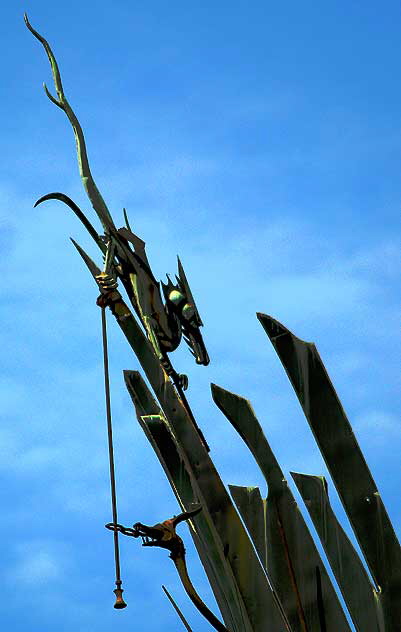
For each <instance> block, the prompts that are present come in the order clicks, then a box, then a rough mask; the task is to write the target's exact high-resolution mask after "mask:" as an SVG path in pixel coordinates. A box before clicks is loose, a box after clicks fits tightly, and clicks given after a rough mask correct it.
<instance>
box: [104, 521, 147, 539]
mask: <svg viewBox="0 0 401 632" xmlns="http://www.w3.org/2000/svg"><path fill="white" fill-rule="evenodd" d="M104 526H105V527H106V529H110V531H119V532H120V533H122V534H123V535H130V536H132V537H133V538H138V537H139V535H140V534H139V531H138V530H137V529H131V528H130V527H124V525H122V524H115V523H114V522H108V523H107V524H105V525H104Z"/></svg>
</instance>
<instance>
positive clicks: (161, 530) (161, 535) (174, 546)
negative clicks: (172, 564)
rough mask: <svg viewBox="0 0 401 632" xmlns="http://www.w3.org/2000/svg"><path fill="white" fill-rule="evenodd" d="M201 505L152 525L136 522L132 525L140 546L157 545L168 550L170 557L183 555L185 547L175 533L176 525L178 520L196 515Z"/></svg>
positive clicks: (181, 520) (174, 557) (175, 557)
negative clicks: (140, 540) (139, 540)
mask: <svg viewBox="0 0 401 632" xmlns="http://www.w3.org/2000/svg"><path fill="white" fill-rule="evenodd" d="M201 509H202V507H201V506H200V505H199V506H198V507H196V508H195V509H193V510H192V511H185V512H183V513H181V514H179V515H178V516H174V517H173V518H170V519H169V520H165V521H164V522H158V523H157V524H155V525H153V526H148V525H145V524H142V522H136V523H135V524H134V526H133V531H134V533H135V537H141V538H142V546H158V547H160V548H162V549H167V550H168V551H170V557H171V559H173V560H175V559H177V558H179V557H181V558H182V557H184V554H185V547H184V543H183V541H182V539H181V538H180V536H179V535H177V533H176V527H177V525H178V524H179V523H180V522H183V521H184V520H189V519H190V518H193V517H194V516H196V515H197V514H198V513H199V512H200V511H201Z"/></svg>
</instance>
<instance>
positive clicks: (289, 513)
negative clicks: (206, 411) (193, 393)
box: [212, 384, 350, 632]
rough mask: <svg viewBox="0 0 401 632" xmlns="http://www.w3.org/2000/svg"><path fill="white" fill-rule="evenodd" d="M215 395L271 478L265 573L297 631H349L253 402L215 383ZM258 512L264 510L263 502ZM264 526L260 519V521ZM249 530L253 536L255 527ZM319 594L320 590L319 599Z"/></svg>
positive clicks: (266, 514) (269, 482)
mask: <svg viewBox="0 0 401 632" xmlns="http://www.w3.org/2000/svg"><path fill="white" fill-rule="evenodd" d="M212 395H213V399H214V401H215V403H216V404H217V406H218V407H219V408H220V410H221V411H222V412H223V413H224V415H225V416H226V417H227V419H228V420H229V421H230V423H231V424H232V425H233V427H234V428H235V429H236V431H237V432H238V433H239V435H240V436H241V437H242V439H243V440H244V442H245V444H246V445H247V446H248V448H249V450H250V451H251V452H252V454H253V456H254V457H255V460H256V462H257V463H258V465H259V467H260V469H261V471H262V473H263V475H264V477H265V479H266V482H267V485H268V497H267V502H266V504H265V530H266V544H265V548H266V559H267V567H266V570H267V572H268V575H269V578H270V580H271V582H272V584H273V586H274V588H275V589H276V591H277V594H278V596H279V598H280V601H281V603H282V606H283V608H284V611H285V613H286V616H287V618H288V620H289V621H290V624H291V627H292V629H293V630H294V631H297V632H298V631H299V632H306V631H307V630H320V629H321V628H322V627H324V626H326V628H325V629H326V630H327V632H340V631H344V632H346V631H347V632H349V630H350V627H349V625H348V622H347V620H346V617H345V615H344V612H343V610H342V608H341V605H340V602H339V600H338V597H337V594H336V592H335V590H334V587H333V585H332V583H331V581H330V578H329V577H328V574H327V571H326V569H325V567H324V565H323V562H322V561H321V559H320V556H319V553H318V551H317V549H316V546H315V543H314V542H313V539H312V536H311V535H310V533H309V530H308V528H307V526H306V524H305V521H304V518H303V516H302V514H301V512H300V511H299V508H298V506H297V504H296V502H295V500H294V497H293V495H292V493H291V490H290V489H289V488H288V485H287V481H286V480H285V477H284V474H283V472H282V470H281V468H280V466H279V464H278V462H277V460H276V458H275V456H274V454H273V452H272V450H271V448H270V446H269V444H268V442H267V439H266V437H265V435H264V434H263V430H262V428H261V426H260V423H259V421H258V420H257V418H256V416H255V413H254V412H253V410H252V407H251V405H250V403H249V402H248V401H247V400H246V399H244V398H243V397H240V396H239V395H236V394H234V393H230V392H229V391H226V390H224V389H222V388H221V387H219V386H216V385H215V384H212ZM242 501H243V503H245V505H246V504H247V503H248V502H249V501H247V500H246V497H245V495H244V494H243V495H242ZM256 508H257V505H256ZM239 509H240V510H241V506H240V507H239ZM257 511H259V512H261V511H263V507H262V505H261V504H260V503H259V509H257ZM241 513H242V512H241ZM243 517H244V521H245V523H246V520H247V517H251V518H252V520H253V518H254V516H249V513H248V516H247V514H246V512H245V513H244V516H243ZM260 521H261V517H260V516H259V517H258V518H257V522H258V523H260ZM247 526H248V528H249V530H250V532H251V533H252V525H251V524H250V523H249V525H248V524H247ZM259 529H260V527H259V528H258V532H259ZM258 537H259V536H258ZM255 545H257V544H256V542H255ZM261 557H262V556H261ZM318 591H321V595H320V598H319V599H317V592H318Z"/></svg>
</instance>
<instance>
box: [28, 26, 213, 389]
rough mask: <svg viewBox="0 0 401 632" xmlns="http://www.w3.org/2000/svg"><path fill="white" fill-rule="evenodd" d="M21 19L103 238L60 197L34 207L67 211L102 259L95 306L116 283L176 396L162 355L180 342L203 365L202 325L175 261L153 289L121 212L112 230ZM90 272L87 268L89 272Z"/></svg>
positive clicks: (178, 377)
mask: <svg viewBox="0 0 401 632" xmlns="http://www.w3.org/2000/svg"><path fill="white" fill-rule="evenodd" d="M24 19H25V23H26V26H27V27H28V29H29V30H30V31H31V33H32V34H33V35H34V36H35V37H36V38H37V39H38V40H39V42H41V44H42V45H43V47H44V49H45V51H46V53H47V56H48V58H49V61H50V65H51V70H52V75H53V79H54V85H55V89H56V93H57V98H56V97H54V96H53V95H52V94H51V93H50V92H49V90H48V88H47V86H46V84H44V89H45V92H46V94H47V96H48V97H49V99H50V101H51V102H52V103H54V104H55V105H57V107H59V108H61V109H62V110H63V111H64V112H65V113H66V115H67V117H68V119H69V121H70V123H71V125H72V128H73V131H74V136H75V141H76V147H77V157H78V166H79V172H80V176H81V179H82V182H83V185H84V188H85V190H86V193H87V195H88V198H89V200H90V202H91V204H92V207H93V209H94V210H95V212H96V215H97V216H98V218H99V220H100V222H101V224H102V226H103V230H104V234H103V235H99V234H98V232H97V231H96V229H95V228H94V226H93V225H92V224H91V223H90V221H89V220H88V219H87V217H86V216H85V214H84V213H83V212H82V210H81V209H80V208H79V207H78V206H77V205H76V204H75V202H73V200H71V199H70V198H69V197H68V196H67V195H65V194H64V193H48V194H47V195H44V196H43V197H41V198H40V199H39V200H38V201H37V202H36V204H35V206H37V205H38V204H41V203H42V202H44V201H46V200H60V201H61V202H63V203H64V204H66V205H67V206H69V207H70V208H71V210H72V211H73V212H74V213H75V215H76V216H77V217H78V219H79V220H80V221H81V222H82V224H83V225H84V226H85V228H86V229H87V231H88V233H89V234H90V236H91V237H92V238H93V240H94V241H95V242H96V244H97V245H98V247H99V248H100V250H101V252H102V254H103V256H104V268H103V271H101V272H100V271H99V274H96V275H95V277H96V281H97V282H98V285H99V288H100V290H101V298H100V300H99V304H101V305H109V306H112V304H113V301H115V300H116V299H117V294H116V293H115V290H116V288H117V281H120V282H121V283H122V285H123V286H124V288H125V290H126V292H127V295H128V298H129V300H130V302H131V305H132V307H133V308H134V311H135V313H136V315H137V316H138V318H139V319H140V321H141V323H142V325H143V326H144V328H145V331H146V334H147V337H148V339H149V341H150V343H151V345H152V347H153V350H154V352H155V354H156V356H157V358H158V359H159V361H160V362H161V364H162V366H163V367H164V369H165V371H166V373H167V374H168V375H169V376H170V377H171V378H172V380H173V382H174V383H175V385H176V386H177V388H179V389H180V391H181V390H186V388H187V386H188V379H187V377H186V376H185V375H183V374H177V373H176V372H175V370H174V369H173V367H172V365H171V362H170V360H169V358H168V355H167V354H168V353H171V352H172V351H175V350H176V349H177V347H178V345H179V344H180V342H181V340H182V338H184V340H185V341H186V343H187V345H188V347H189V351H190V352H191V353H192V355H193V356H194V358H195V361H196V363H197V364H203V365H207V364H209V356H208V353H207V351H206V347H205V344H204V341H203V338H202V334H201V332H200V327H202V326H203V323H202V320H201V318H200V315H199V312H198V309H197V307H196V304H195V301H194V298H193V296H192V292H191V289H190V286H189V284H188V281H187V278H186V275H185V272H184V268H183V266H182V264H181V261H180V259H179V258H178V274H177V275H176V278H175V280H176V282H175V283H173V282H172V281H171V279H170V277H169V276H168V275H167V283H163V282H160V283H159V282H158V281H157V280H156V279H155V277H154V275H153V273H152V270H151V268H150V265H149V261H148V258H147V255H146V252H145V242H144V241H143V240H142V239H140V237H138V236H137V235H135V234H134V233H133V232H132V231H131V228H130V225H129V222H128V217H127V213H126V211H125V209H124V218H125V223H126V226H125V227H123V228H117V227H116V225H115V224H114V221H113V218H112V216H111V214H110V212H109V210H108V208H107V206H106V203H105V201H104V199H103V197H102V195H101V193H100V191H99V189H98V188H97V186H96V183H95V181H94V179H93V176H92V173H91V170H90V166H89V160H88V155H87V150H86V143H85V138H84V134H83V131H82V128H81V125H80V123H79V121H78V119H77V117H76V115H75V113H74V111H73V109H72V108H71V106H70V104H69V103H68V100H67V98H66V96H65V94H64V90H63V85H62V81H61V76H60V71H59V68H58V65H57V61H56V58H55V56H54V54H53V51H52V49H51V48H50V46H49V43H48V42H47V40H46V39H45V38H44V37H42V35H40V34H39V33H38V32H37V31H36V30H35V29H34V28H33V27H32V25H31V24H30V22H29V20H28V17H27V15H26V14H25V15H24ZM73 243H74V245H75V246H76V247H77V248H78V251H79V252H80V254H81V256H82V257H83V258H84V260H85V262H86V263H87V265H89V263H90V258H89V257H88V255H87V254H86V253H85V252H84V251H83V250H82V249H81V248H79V247H78V245H77V244H76V243H75V242H73ZM92 264H93V262H92ZM93 269H94V268H93V265H92V271H93ZM160 286H161V288H162V290H161V289H160ZM162 294H163V296H162ZM163 298H164V301H163Z"/></svg>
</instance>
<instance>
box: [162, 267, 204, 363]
mask: <svg viewBox="0 0 401 632" xmlns="http://www.w3.org/2000/svg"><path fill="white" fill-rule="evenodd" d="M176 281H177V283H176V284H174V283H173V282H172V281H171V279H170V277H169V276H168V275H167V283H162V284H161V285H162V288H163V294H164V298H165V300H166V307H167V309H168V311H169V312H171V313H173V314H174V315H175V316H176V317H177V319H178V322H179V324H180V327H181V330H182V334H183V336H184V340H185V342H186V343H187V345H188V347H189V350H190V352H191V353H192V355H193V356H194V358H195V361H196V363H197V364H203V365H205V366H207V365H208V364H209V362H210V360H209V356H208V353H207V350H206V347H205V343H204V341H203V338H202V334H201V332H200V327H202V326H203V323H202V320H201V317H200V315H199V312H198V309H197V307H196V304H195V300H194V298H193V296H192V292H191V289H190V287H189V284H188V281H187V277H186V276H185V272H184V268H183V267H182V264H181V261H180V259H179V257H178V275H176Z"/></svg>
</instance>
